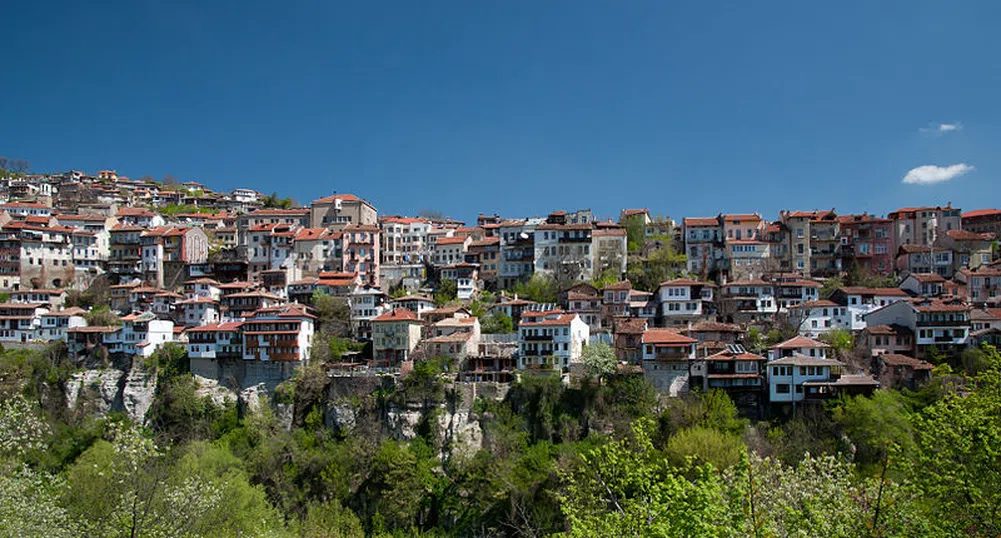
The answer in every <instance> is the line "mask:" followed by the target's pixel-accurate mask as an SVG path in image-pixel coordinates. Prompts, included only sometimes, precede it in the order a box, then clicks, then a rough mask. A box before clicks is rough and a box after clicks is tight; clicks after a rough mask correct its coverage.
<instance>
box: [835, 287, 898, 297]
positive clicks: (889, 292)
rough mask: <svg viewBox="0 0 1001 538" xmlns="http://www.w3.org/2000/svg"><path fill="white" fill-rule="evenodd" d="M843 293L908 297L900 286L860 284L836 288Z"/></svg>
mask: <svg viewBox="0 0 1001 538" xmlns="http://www.w3.org/2000/svg"><path fill="white" fill-rule="evenodd" d="M838 291H842V292H844V293H845V295H874V296H879V297H908V295H907V292H906V291H904V290H902V289H900V288H865V287H861V286H845V287H842V288H838Z"/></svg>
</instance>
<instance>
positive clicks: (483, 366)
mask: <svg viewBox="0 0 1001 538" xmlns="http://www.w3.org/2000/svg"><path fill="white" fill-rule="evenodd" d="M517 353H518V335H517V334H484V335H480V340H479V344H478V345H477V346H476V351H475V352H474V353H470V354H468V355H466V360H465V361H464V362H463V363H462V365H461V369H460V371H459V376H458V377H459V381H465V382H477V383H479V382H497V383H509V382H511V381H512V379H513V377H514V371H515V369H516V365H517V359H516V356H517Z"/></svg>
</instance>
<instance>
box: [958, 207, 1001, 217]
mask: <svg viewBox="0 0 1001 538" xmlns="http://www.w3.org/2000/svg"><path fill="white" fill-rule="evenodd" d="M989 216H998V217H1001V209H974V210H972V211H967V212H966V213H963V218H964V219H972V218H976V217H989Z"/></svg>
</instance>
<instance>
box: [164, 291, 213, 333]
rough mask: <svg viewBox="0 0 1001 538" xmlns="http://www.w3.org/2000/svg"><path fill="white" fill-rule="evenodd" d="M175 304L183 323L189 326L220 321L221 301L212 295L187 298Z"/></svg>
mask: <svg viewBox="0 0 1001 538" xmlns="http://www.w3.org/2000/svg"><path fill="white" fill-rule="evenodd" d="M174 306H175V308H176V309H177V311H178V319H179V320H180V322H181V324H182V325H185V326H187V327H197V326H198V325H208V324H210V323H218V322H219V319H220V315H219V301H218V300H217V299H213V298H212V297H194V298H191V299H185V300H183V301H177V302H176V303H174Z"/></svg>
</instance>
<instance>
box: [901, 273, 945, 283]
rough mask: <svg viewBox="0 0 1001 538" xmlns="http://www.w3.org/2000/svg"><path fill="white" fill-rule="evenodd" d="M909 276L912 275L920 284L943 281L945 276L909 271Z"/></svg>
mask: <svg viewBox="0 0 1001 538" xmlns="http://www.w3.org/2000/svg"><path fill="white" fill-rule="evenodd" d="M908 276H909V277H914V280H917V281H918V282H920V283H921V284H935V283H938V282H945V277H944V276H942V275H940V274H938V273H911V274H910V275H908Z"/></svg>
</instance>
